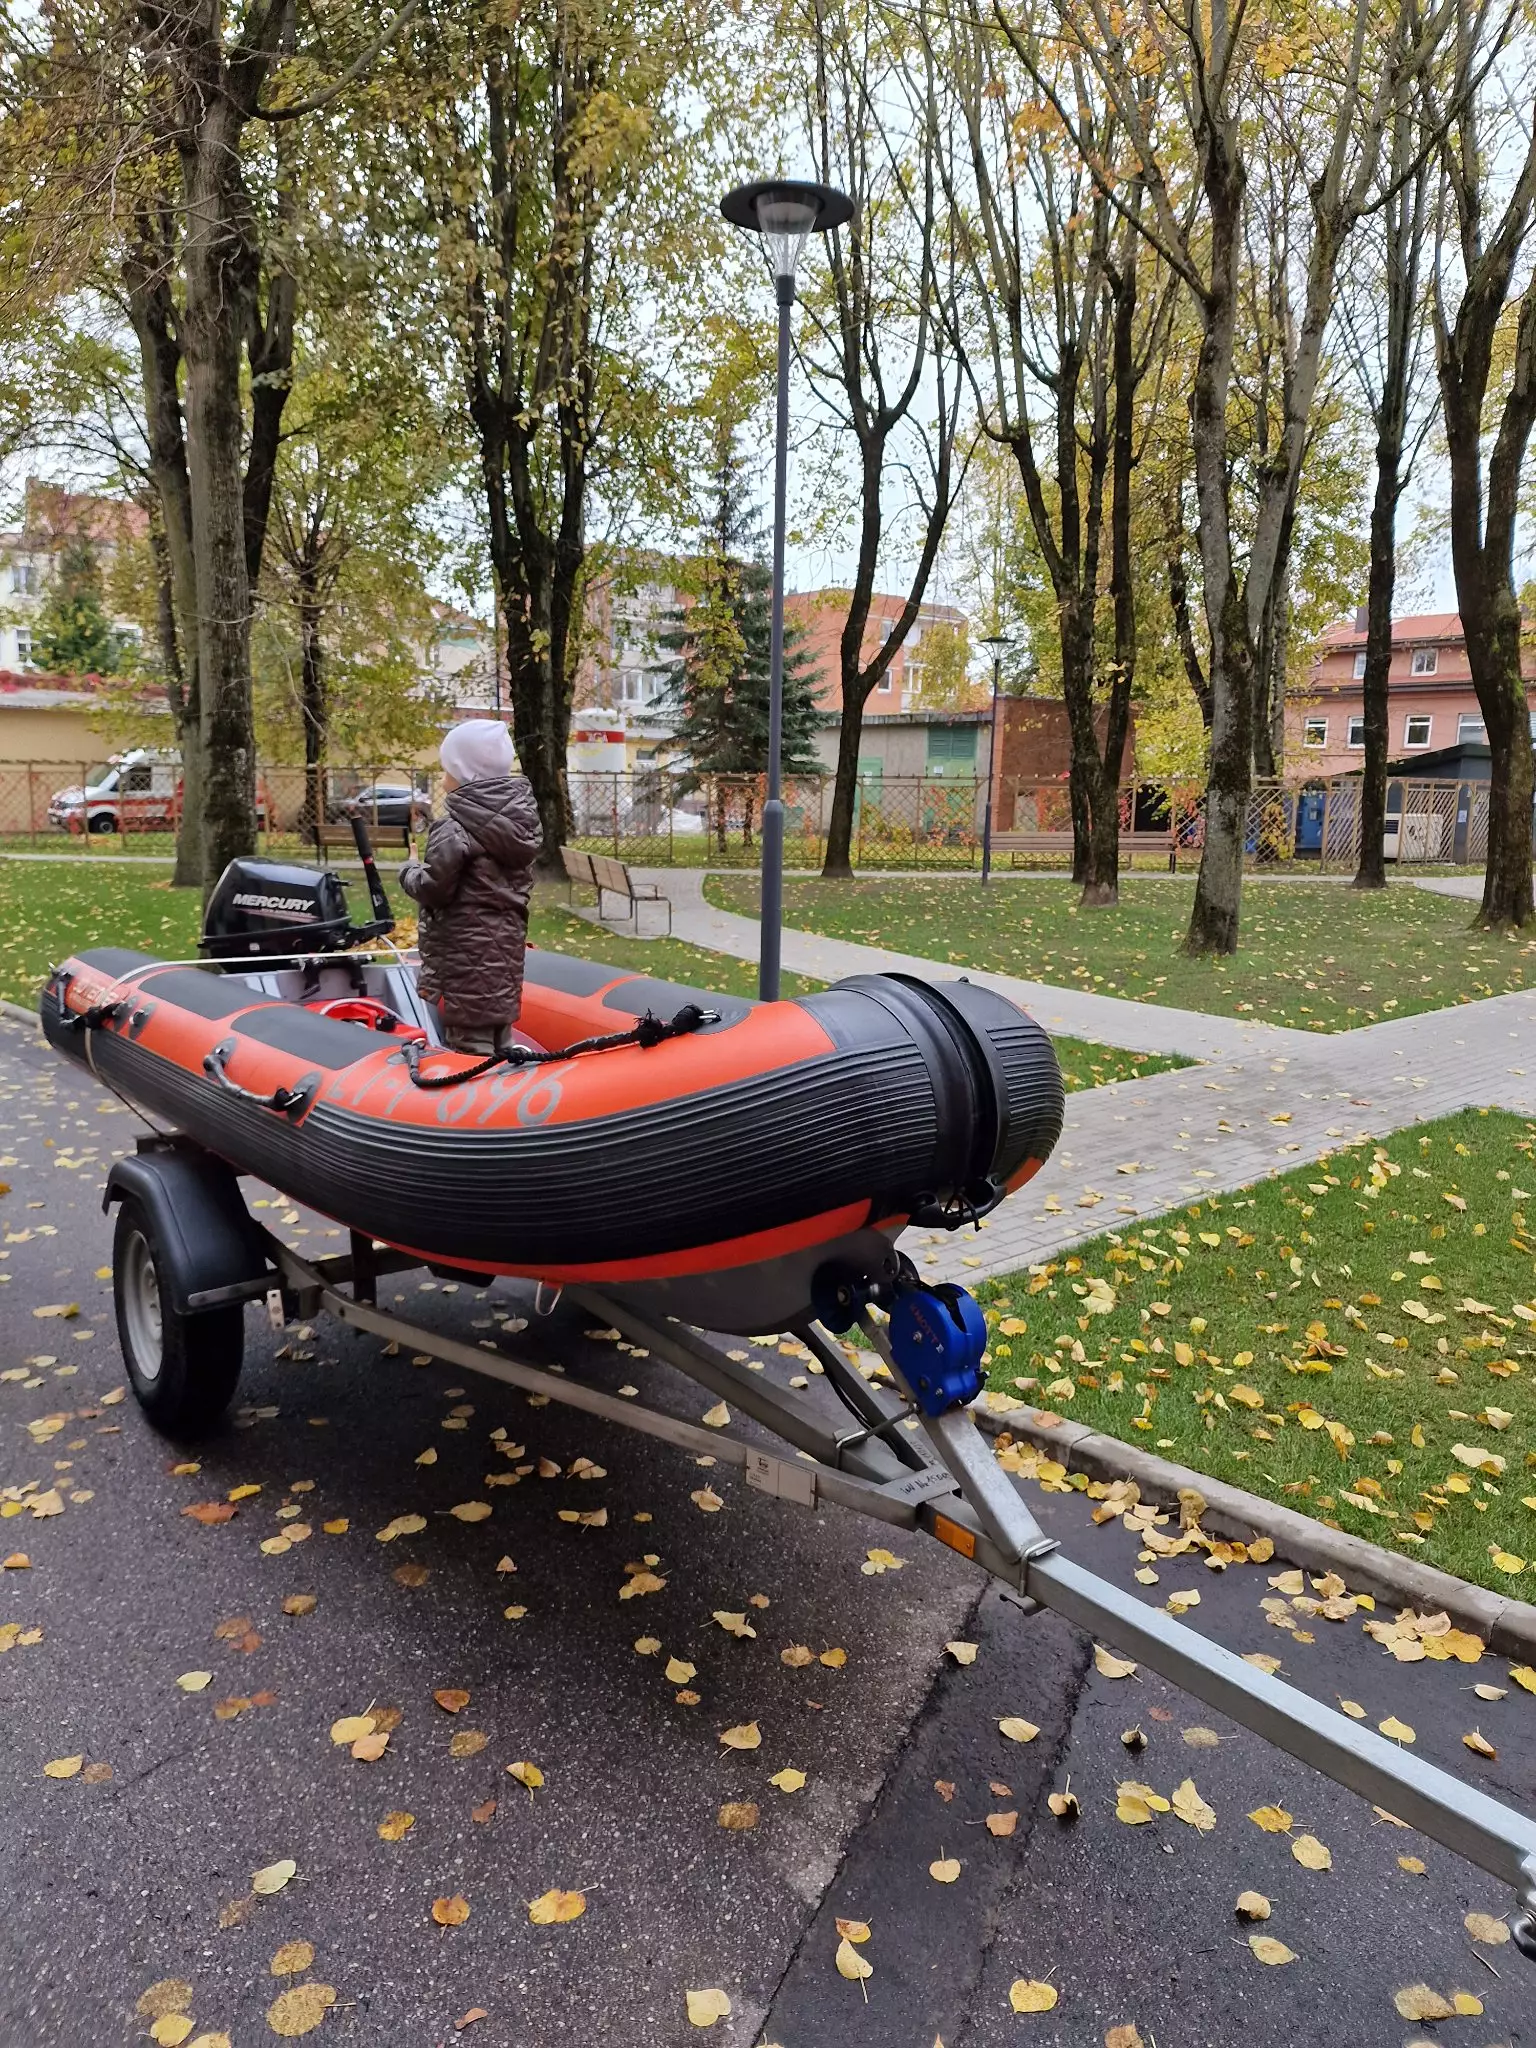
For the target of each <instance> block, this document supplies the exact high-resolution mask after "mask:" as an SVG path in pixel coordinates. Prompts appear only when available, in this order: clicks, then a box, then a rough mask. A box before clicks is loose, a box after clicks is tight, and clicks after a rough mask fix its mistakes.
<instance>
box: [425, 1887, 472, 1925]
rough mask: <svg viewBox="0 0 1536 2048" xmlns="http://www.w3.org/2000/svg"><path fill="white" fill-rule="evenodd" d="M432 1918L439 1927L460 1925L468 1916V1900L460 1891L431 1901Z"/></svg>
mask: <svg viewBox="0 0 1536 2048" xmlns="http://www.w3.org/2000/svg"><path fill="white" fill-rule="evenodd" d="M432 1918H433V1919H434V1920H435V1921H436V1922H437V1924H438V1926H439V1927H462V1926H463V1925H464V1922H465V1921H466V1920H467V1919H468V1918H469V1901H468V1899H466V1898H465V1896H464V1894H463V1893H462V1892H454V1893H453V1894H452V1895H451V1896H450V1897H447V1898H441V1899H434V1900H433V1901H432Z"/></svg>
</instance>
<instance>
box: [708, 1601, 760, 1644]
mask: <svg viewBox="0 0 1536 2048" xmlns="http://www.w3.org/2000/svg"><path fill="white" fill-rule="evenodd" d="M713 1618H714V1620H715V1621H717V1622H718V1623H719V1625H720V1626H721V1628H723V1629H724V1630H725V1632H726V1634H727V1635H728V1636H735V1637H736V1638H737V1639H738V1641H745V1640H746V1639H747V1638H748V1637H749V1636H752V1637H755V1636H756V1634H757V1630H756V1629H755V1628H754V1627H753V1626H752V1624H751V1622H749V1621H748V1620H747V1617H746V1615H745V1614H733V1613H731V1612H730V1610H729V1609H727V1608H724V1607H717V1608H716V1609H715V1612H714V1616H713Z"/></svg>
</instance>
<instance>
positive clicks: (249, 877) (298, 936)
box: [200, 817, 395, 960]
mask: <svg viewBox="0 0 1536 2048" xmlns="http://www.w3.org/2000/svg"><path fill="white" fill-rule="evenodd" d="M351 823H352V833H353V837H354V838H355V839H356V841H357V851H358V857H359V859H360V860H361V861H362V863H363V876H364V879H365V881H366V883H367V886H368V900H369V908H370V909H371V910H372V911H373V917H372V919H371V920H370V922H369V923H367V924H353V922H352V920H351V919H350V917H349V916H348V915H347V895H346V884H345V883H344V882H343V881H342V879H341V876H340V875H338V874H336V873H334V872H333V871H332V870H331V869H330V868H311V867H304V866H302V865H301V864H300V863H298V862H296V861H276V860H232V861H231V862H230V864H229V866H228V867H227V868H226V869H225V870H224V872H223V874H222V875H220V877H219V879H218V881H217V883H216V884H215V885H214V890H213V894H212V895H211V896H210V897H209V898H208V908H207V910H206V912H205V913H204V916H203V936H202V942H201V946H200V950H201V951H202V952H203V953H206V954H207V956H208V958H209V959H210V960H249V959H252V958H258V959H259V958H272V957H273V956H279V955H288V956H292V955H294V954H312V953H340V952H344V951H345V950H346V948H347V947H348V946H357V945H361V944H362V943H363V942H364V941H365V940H368V939H379V938H383V937H384V936H385V935H386V934H387V933H389V932H392V931H393V930H394V928H395V920H394V917H393V916H392V914H391V912H390V908H389V899H388V897H387V896H386V895H385V894H384V885H383V883H382V882H381V881H380V879H379V870H378V867H377V866H376V864H375V862H374V858H373V846H372V844H371V842H370V840H369V838H368V827H367V826H366V824H365V823H364V822H363V820H362V819H361V818H360V817H358V818H353V819H352V821H351Z"/></svg>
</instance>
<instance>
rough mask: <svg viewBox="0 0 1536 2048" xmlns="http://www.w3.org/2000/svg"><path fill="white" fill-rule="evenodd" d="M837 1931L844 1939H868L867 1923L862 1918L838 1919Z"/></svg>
mask: <svg viewBox="0 0 1536 2048" xmlns="http://www.w3.org/2000/svg"><path fill="white" fill-rule="evenodd" d="M837 1931H838V1933H839V1934H840V1935H841V1936H842V1938H843V1940H844V1941H853V1942H864V1941H868V1939H869V1923H868V1922H867V1921H864V1920H839V1921H838V1922H837Z"/></svg>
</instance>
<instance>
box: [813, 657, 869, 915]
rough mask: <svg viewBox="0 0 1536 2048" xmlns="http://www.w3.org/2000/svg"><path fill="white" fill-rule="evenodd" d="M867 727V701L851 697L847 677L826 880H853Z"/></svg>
mask: <svg viewBox="0 0 1536 2048" xmlns="http://www.w3.org/2000/svg"><path fill="white" fill-rule="evenodd" d="M863 731H864V703H863V700H862V698H860V697H858V696H857V694H855V696H854V697H853V699H852V700H850V698H849V696H848V689H847V678H846V676H845V677H844V685H843V711H842V718H841V721H840V723H839V726H838V734H837V772H836V774H835V775H834V776H833V779H832V809H831V811H830V813H829V814H828V817H827V850H826V853H825V855H824V857H823V859H822V863H821V872H822V877H823V879H824V880H827V881H834V882H851V881H852V880H853V832H854V819H855V815H856V813H857V811H858V799H859V743H860V740H861V738H862V736H863Z"/></svg>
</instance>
